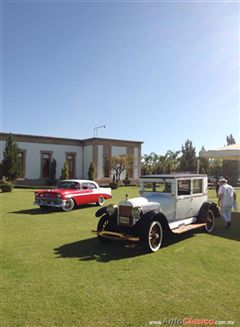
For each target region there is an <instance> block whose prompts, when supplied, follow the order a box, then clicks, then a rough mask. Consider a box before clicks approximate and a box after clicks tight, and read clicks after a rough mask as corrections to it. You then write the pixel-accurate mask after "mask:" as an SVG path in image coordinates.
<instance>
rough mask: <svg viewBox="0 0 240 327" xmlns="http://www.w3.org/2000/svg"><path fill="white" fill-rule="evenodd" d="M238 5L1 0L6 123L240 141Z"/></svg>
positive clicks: (151, 142)
mask: <svg viewBox="0 0 240 327" xmlns="http://www.w3.org/2000/svg"><path fill="white" fill-rule="evenodd" d="M239 39H240V3H239V2H234V1H232V2H230V1H228V2H224V1H221V2H220V1H211V2H208V1H194V2H193V1H192V2H191V1H184V2H181V1H171V2H170V1H166V2H165V1H77V0H76V1H48V0H45V1H43V0H42V1H41V0H40V1H34V0H33V1H27V0H26V1H1V98H2V100H1V130H2V131H3V132H7V133H8V132H12V133H19V134H29V135H43V136H54V137H64V138H73V139H85V138H91V137H93V136H94V128H95V127H99V126H102V125H105V126H106V128H99V129H98V130H97V133H98V134H97V136H98V137H102V138H111V139H124V140H134V141H142V142H144V143H143V145H142V154H150V153H151V152H156V153H157V154H165V153H166V152H167V151H168V150H172V151H177V150H180V149H181V147H182V145H184V143H185V142H186V140H187V139H190V140H191V141H192V143H193V146H194V147H195V148H196V151H199V150H200V149H201V147H202V146H204V147H205V148H206V149H211V148H215V147H220V146H223V145H225V144H226V136H227V135H230V134H232V135H233V136H234V138H235V140H236V142H240V97H239V92H240V84H239V82H240V60H239V59H240V42H239Z"/></svg>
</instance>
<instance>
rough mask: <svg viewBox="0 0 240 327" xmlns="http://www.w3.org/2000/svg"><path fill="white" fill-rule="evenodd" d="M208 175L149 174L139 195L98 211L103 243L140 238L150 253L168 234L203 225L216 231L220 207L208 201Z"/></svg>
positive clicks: (141, 186) (98, 227)
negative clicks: (215, 224) (215, 223)
mask: <svg viewBox="0 0 240 327" xmlns="http://www.w3.org/2000/svg"><path fill="white" fill-rule="evenodd" d="M207 190H208V178H207V176H206V175H199V174H170V175H149V176H142V177H141V178H140V195H141V196H139V197H136V198H133V199H128V198H126V199H125V200H123V201H121V202H120V203H119V204H118V205H108V206H106V207H103V208H101V209H99V210H98V211H97V212H96V217H101V218H100V220H99V223H98V226H97V231H93V232H95V233H96V234H97V235H98V238H99V240H100V241H101V242H105V243H106V242H109V241H111V240H128V241H140V242H142V244H143V245H144V247H145V249H146V250H148V251H149V252H156V251H157V250H159V248H160V247H161V244H162V242H163V238H164V237H165V236H166V235H167V233H169V232H171V233H177V234H181V233H184V232H186V231H189V230H191V229H197V228H203V229H204V230H206V231H207V232H212V230H213V228H214V222H215V217H217V216H219V210H218V207H217V205H216V204H215V203H213V202H210V201H208V196H207V192H208V191H207Z"/></svg>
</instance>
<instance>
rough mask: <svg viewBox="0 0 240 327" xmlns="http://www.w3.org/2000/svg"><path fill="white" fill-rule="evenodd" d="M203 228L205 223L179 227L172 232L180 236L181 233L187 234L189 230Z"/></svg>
mask: <svg viewBox="0 0 240 327" xmlns="http://www.w3.org/2000/svg"><path fill="white" fill-rule="evenodd" d="M205 226H206V223H201V224H190V225H181V226H179V227H178V228H174V229H172V232H173V233H175V234H182V233H185V232H188V231H189V230H193V229H197V228H200V227H205Z"/></svg>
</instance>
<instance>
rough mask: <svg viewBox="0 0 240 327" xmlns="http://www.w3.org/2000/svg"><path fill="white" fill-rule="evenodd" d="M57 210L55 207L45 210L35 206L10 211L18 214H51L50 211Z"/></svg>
mask: <svg viewBox="0 0 240 327" xmlns="http://www.w3.org/2000/svg"><path fill="white" fill-rule="evenodd" d="M56 211H58V210H54V209H49V210H43V209H41V208H33V209H25V210H18V211H12V212H9V213H16V214H21V215H44V214H50V213H53V212H56Z"/></svg>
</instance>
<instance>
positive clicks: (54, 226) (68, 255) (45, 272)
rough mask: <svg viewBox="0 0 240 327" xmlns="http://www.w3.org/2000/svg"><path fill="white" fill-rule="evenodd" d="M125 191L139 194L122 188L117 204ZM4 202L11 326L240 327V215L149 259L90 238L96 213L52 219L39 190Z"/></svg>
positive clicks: (5, 306) (5, 298)
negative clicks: (170, 325)
mask: <svg viewBox="0 0 240 327" xmlns="http://www.w3.org/2000/svg"><path fill="white" fill-rule="evenodd" d="M125 193H128V194H129V197H132V196H136V195H137V194H138V190H137V188H135V187H128V188H119V189H117V190H114V191H113V201H112V200H111V201H108V203H110V202H117V201H119V200H120V199H123V198H124V196H125ZM209 196H210V199H212V200H214V191H210V194H209ZM0 198H1V199H0V201H1V211H2V215H1V250H2V251H1V260H2V264H1V314H2V315H1V316H2V318H1V322H0V326H1V327H60V326H64V327H80V326H83V327H85V326H90V327H91V326H105V327H118V326H121V327H122V326H123V327H125V326H132V327H138V326H150V322H151V321H160V320H164V319H183V318H185V317H192V318H193V319H215V320H218V321H228V320H231V321H235V326H240V313H239V308H240V296H239V294H240V281H239V277H240V246H239V245H240V243H239V241H240V214H239V213H238V214H236V213H235V214H233V225H232V226H231V227H230V228H229V229H226V228H225V227H224V224H223V222H222V220H221V219H218V220H217V224H216V228H215V231H214V233H213V234H211V235H210V234H205V233H202V232H199V233H198V232H195V233H191V232H190V233H188V234H184V235H183V236H181V237H174V238H171V240H169V241H168V242H167V244H166V246H165V247H163V248H162V249H160V251H158V252H157V253H154V254H144V253H143V252H142V249H141V248H140V247H139V246H135V247H131V246H124V245H123V244H118V243H114V244H111V245H102V244H100V243H99V242H98V240H97V238H96V237H95V236H94V235H93V234H91V232H90V231H91V229H95V228H96V225H97V221H98V219H97V218H95V216H94V215H95V212H96V207H95V206H87V207H84V208H81V209H77V210H74V211H72V212H66V213H64V212H60V211H51V212H42V211H41V210H40V209H38V208H37V207H34V206H33V205H32V203H33V191H31V190H21V189H15V190H13V192H12V193H2V194H0ZM238 199H240V191H238ZM238 205H239V206H240V201H239V200H238Z"/></svg>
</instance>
